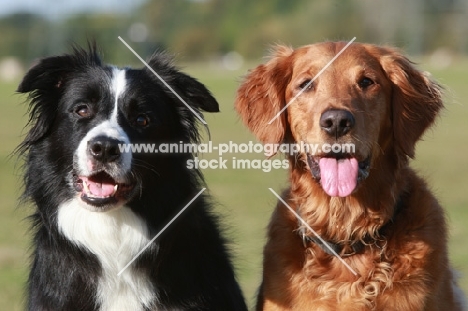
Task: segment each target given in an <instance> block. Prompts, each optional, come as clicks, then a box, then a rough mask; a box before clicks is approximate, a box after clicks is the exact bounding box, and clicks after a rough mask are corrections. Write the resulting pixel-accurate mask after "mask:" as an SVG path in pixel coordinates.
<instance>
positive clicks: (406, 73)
mask: <svg viewBox="0 0 468 311" xmlns="http://www.w3.org/2000/svg"><path fill="white" fill-rule="evenodd" d="M386 52H387V53H386V55H384V56H382V57H381V65H382V68H383V69H384V70H385V72H386V74H387V76H388V77H389V79H390V81H391V82H392V84H393V85H392V88H393V91H392V118H393V135H394V139H395V142H396V146H397V148H398V149H399V151H400V152H402V153H403V154H404V155H406V156H409V157H411V158H413V157H414V148H415V144H416V142H417V141H418V140H419V139H420V138H421V136H422V134H423V133H424V131H425V130H426V129H427V128H428V127H430V126H431V125H432V123H434V120H435V118H436V116H437V114H438V113H439V111H440V110H441V109H442V108H443V103H442V88H441V86H440V85H439V84H437V83H436V82H434V81H431V79H430V78H429V77H428V74H426V73H423V72H421V71H419V70H417V69H416V68H415V67H414V66H413V64H412V63H411V62H410V61H409V60H408V59H407V58H406V57H404V56H403V55H402V54H401V53H399V52H398V51H396V50H393V49H387V50H386Z"/></svg>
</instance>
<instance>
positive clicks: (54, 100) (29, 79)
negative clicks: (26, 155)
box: [17, 43, 101, 151]
mask: <svg viewBox="0 0 468 311" xmlns="http://www.w3.org/2000/svg"><path fill="white" fill-rule="evenodd" d="M91 64H95V65H100V64H101V60H100V58H99V56H98V53H97V47H96V44H95V43H89V44H88V50H86V49H82V48H79V47H78V46H75V47H74V48H73V54H65V55H61V56H52V57H47V58H43V59H41V60H39V61H38V62H37V63H36V64H35V65H34V66H33V67H32V68H31V69H29V71H28V72H27V73H26V75H25V76H24V77H23V80H22V81H21V82H20V84H19V86H18V88H17V92H18V93H26V94H28V95H29V124H30V125H31V128H30V130H29V132H28V134H27V136H26V138H25V140H24V141H23V143H22V144H21V145H20V147H19V150H22V151H25V150H26V149H28V148H29V147H30V146H31V144H33V143H34V142H36V141H38V140H39V139H41V137H43V136H44V135H45V134H46V133H47V131H48V130H49V128H50V127H51V125H52V124H53V122H54V120H55V116H56V114H57V111H58V109H57V107H58V105H59V102H60V98H61V96H62V95H63V92H64V89H65V86H66V84H67V81H68V79H69V78H70V77H71V75H72V73H73V72H75V71H76V70H77V69H79V68H84V67H86V66H89V65H91Z"/></svg>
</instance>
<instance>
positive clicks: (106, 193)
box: [88, 182, 114, 198]
mask: <svg viewBox="0 0 468 311" xmlns="http://www.w3.org/2000/svg"><path fill="white" fill-rule="evenodd" d="M88 188H89V192H91V194H92V195H93V196H95V197H101V198H105V197H110V196H111V195H112V193H114V185H113V184H105V183H97V182H89V183H88Z"/></svg>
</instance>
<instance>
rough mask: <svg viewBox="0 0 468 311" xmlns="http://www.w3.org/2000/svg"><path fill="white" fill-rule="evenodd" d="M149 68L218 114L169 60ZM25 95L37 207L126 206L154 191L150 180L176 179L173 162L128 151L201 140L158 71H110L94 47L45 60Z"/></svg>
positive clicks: (26, 149) (26, 146)
mask: <svg viewBox="0 0 468 311" xmlns="http://www.w3.org/2000/svg"><path fill="white" fill-rule="evenodd" d="M148 64H149V65H150V66H151V68H152V69H153V70H154V71H155V72H157V73H158V74H159V75H160V77H161V78H162V79H163V80H164V81H165V82H167V83H168V84H169V85H170V86H171V87H172V88H173V90H174V91H175V92H176V93H177V94H178V95H179V96H180V97H181V98H183V99H184V101H185V102H186V103H188V104H189V105H190V106H191V108H192V109H193V110H195V111H197V112H199V111H200V110H204V111H208V112H217V111H218V103H217V102H216V100H215V99H214V98H213V97H212V96H211V94H210V93H209V91H208V90H207V89H206V88H205V87H204V86H203V85H202V84H201V83H199V82H198V81H196V80H195V79H193V78H191V77H189V76H187V75H185V74H183V73H181V72H180V71H178V70H177V69H176V68H175V67H174V66H173V65H172V64H171V59H170V58H169V57H168V56H167V55H164V54H161V53H159V54H158V53H157V54H154V55H153V56H152V57H151V58H150V59H149V61H148ZM18 92H21V93H29V96H30V99H31V104H30V123H31V124H32V125H31V129H30V131H29V133H28V134H27V136H26V138H25V140H24V141H23V143H22V144H21V145H20V151H22V152H23V153H26V154H27V156H28V159H27V173H26V180H25V182H26V195H27V196H31V197H33V199H34V200H35V201H36V203H41V202H42V203H44V202H43V201H48V203H49V204H52V205H55V206H58V205H59V204H60V203H62V202H64V201H68V200H72V199H76V198H79V201H80V202H81V203H82V204H81V205H82V206H83V207H84V208H87V209H89V210H92V211H108V210H110V209H113V208H116V207H119V206H122V205H123V204H126V203H127V202H129V201H131V200H132V199H134V198H135V197H138V196H141V193H142V192H143V191H144V189H143V185H145V186H146V187H148V186H149V185H148V184H147V182H143V181H142V180H143V179H145V178H150V179H153V180H154V179H156V178H158V177H159V178H164V176H163V175H164V172H165V171H170V172H171V174H174V172H177V170H176V171H174V170H173V169H169V168H168V167H167V166H170V165H171V163H173V162H171V160H169V159H168V156H166V157H164V156H162V155H161V156H157V155H154V154H153V155H148V154H146V155H145V154H140V155H139V154H132V153H131V152H122V151H121V146H122V145H124V144H130V143H153V144H158V143H162V142H164V143H170V142H176V143H177V142H180V141H183V142H193V141H196V140H197V139H198V132H197V130H196V124H195V123H196V122H197V120H196V117H195V115H194V114H193V113H192V112H191V111H190V110H189V108H188V107H186V106H185V104H184V103H182V102H181V101H180V100H179V99H178V98H177V97H176V96H175V95H174V94H173V93H172V92H171V91H170V90H169V89H168V88H167V87H166V86H165V85H164V84H163V83H162V82H161V81H160V80H159V79H158V78H157V77H156V76H155V75H154V74H153V73H152V72H151V70H149V69H148V68H143V69H131V68H117V67H115V66H109V65H105V64H103V63H102V62H101V60H100V58H99V56H98V53H97V50H96V47H95V46H93V45H91V46H90V48H89V50H83V49H81V48H75V49H74V52H73V53H72V54H69V55H68V54H67V55H62V56H56V57H49V58H45V59H42V60H40V61H39V62H38V63H37V64H36V65H35V66H34V67H33V68H31V69H30V70H29V72H28V73H27V74H26V76H25V77H24V79H23V81H22V82H21V84H20V86H19V87H18ZM181 159H183V156H182V155H179V160H181ZM172 161H173V160H172ZM148 176H150V177H148ZM153 184H154V183H153ZM153 186H154V185H153ZM148 191H152V190H151V189H149V190H148ZM50 201H53V202H50ZM38 205H41V204H38ZM42 205H44V204H42Z"/></svg>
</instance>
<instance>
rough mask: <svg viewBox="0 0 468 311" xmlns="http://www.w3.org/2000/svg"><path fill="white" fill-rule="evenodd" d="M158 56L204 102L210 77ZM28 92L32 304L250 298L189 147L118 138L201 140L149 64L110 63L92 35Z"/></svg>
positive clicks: (126, 304)
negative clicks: (146, 146) (165, 150)
mask: <svg viewBox="0 0 468 311" xmlns="http://www.w3.org/2000/svg"><path fill="white" fill-rule="evenodd" d="M148 63H149V65H150V66H151V68H153V70H155V71H156V72H157V73H158V74H159V75H160V76H161V77H162V78H163V79H164V80H165V81H166V82H167V83H168V84H169V85H170V86H171V87H172V88H173V89H174V91H175V92H176V93H178V94H179V95H180V96H181V97H182V98H183V99H184V100H185V101H186V102H187V103H188V104H189V105H190V106H191V107H192V108H193V109H194V110H195V111H197V112H198V113H199V114H201V113H200V111H201V110H204V111H207V112H217V111H218V103H217V102H216V100H215V99H214V98H213V97H212V95H211V94H210V92H209V91H208V90H207V89H206V88H205V86H204V85H202V84H201V83H199V82H198V81H196V80H195V79H193V78H192V77H189V76H188V75H186V74H184V73H181V72H180V71H178V70H177V69H176V68H175V67H174V66H173V65H172V64H171V60H170V58H168V57H167V56H165V55H164V54H161V53H159V54H155V55H153V56H152V57H151V59H150V60H149V62H148ZM18 92H20V93H28V94H29V99H30V124H31V128H30V130H29V132H28V134H27V136H26V138H25V140H24V141H23V142H22V144H21V145H20V146H19V149H18V150H19V152H20V153H21V154H23V155H24V156H25V158H26V165H25V195H24V196H25V198H26V199H31V200H32V201H33V203H34V204H35V205H36V206H37V209H36V211H35V213H34V214H33V215H32V221H33V229H34V233H35V236H34V241H33V243H34V245H33V246H34V254H33V263H32V268H31V272H30V276H29V281H28V291H29V298H28V308H29V310H34V311H41V310H50V311H52V310H53V311H56V310H80V311H84V310H118V311H119V310H122V311H139V310H246V305H245V302H244V299H243V296H242V293H241V290H240V288H239V286H238V284H237V282H236V280H235V276H234V272H233V267H232V265H231V263H230V260H229V256H228V252H227V250H226V247H225V245H224V240H223V238H222V237H221V235H220V230H219V228H218V225H217V221H216V218H215V217H214V216H213V215H212V214H211V212H210V204H209V202H207V201H208V199H207V197H206V196H203V195H201V196H200V197H198V198H197V199H196V200H195V201H194V202H193V203H192V205H190V206H189V207H188V208H187V210H186V211H185V212H184V213H183V214H182V215H181V216H180V217H179V218H178V219H177V220H176V221H175V222H174V223H172V225H171V226H170V227H169V228H168V229H167V230H166V231H164V233H163V234H162V235H161V236H160V237H159V238H158V239H157V240H156V241H155V242H154V243H152V244H151V246H150V247H149V248H148V249H147V250H146V251H145V252H143V254H142V255H141V256H139V257H138V258H137V259H136V260H135V262H133V263H132V265H130V266H129V267H128V268H127V269H126V270H124V271H123V273H122V274H120V275H118V274H119V271H121V270H122V269H123V268H124V267H125V265H126V264H127V263H129V262H130V260H132V258H133V257H134V256H136V255H137V253H138V252H139V251H140V250H142V249H143V247H145V245H146V244H147V243H148V242H149V241H150V240H151V239H152V237H153V236H154V235H155V234H157V233H158V232H159V230H160V229H161V228H163V227H164V226H165V225H166V223H168V221H170V220H171V219H172V218H173V217H174V215H176V214H177V212H179V211H180V210H181V208H183V207H184V206H185V205H186V204H187V203H188V202H189V201H190V200H191V199H192V198H193V197H195V195H196V194H197V193H198V192H199V191H200V190H201V189H202V188H201V187H202V186H203V178H202V176H201V173H200V172H199V171H196V170H189V169H187V167H186V162H187V160H189V159H191V158H193V155H192V154H171V155H167V154H166V155H164V154H157V153H153V154H136V153H135V154H132V153H130V152H127V153H126V152H121V149H120V148H119V145H122V144H129V143H155V144H159V143H171V142H174V143H180V142H186V143H188V142H196V141H198V132H197V130H196V123H197V122H196V121H197V120H196V117H195V116H194V114H193V113H192V112H191V111H190V110H189V109H188V108H187V107H186V106H185V105H184V104H183V103H182V102H181V101H180V100H179V99H177V98H176V96H174V94H173V93H172V92H171V91H170V90H168V89H167V88H166V86H164V85H163V84H162V83H161V82H160V80H158V78H157V77H156V76H155V75H154V74H153V73H152V72H151V71H150V70H149V69H147V68H145V69H131V68H117V67H114V66H109V65H104V64H103V63H102V62H101V60H100V58H99V56H98V53H97V49H96V47H95V45H94V44H90V47H89V49H87V50H84V49H81V48H78V47H76V48H74V51H73V53H72V54H69V55H62V56H55V57H48V58H44V59H42V60H40V61H39V62H38V63H37V64H36V65H35V66H34V67H33V68H31V69H30V70H29V72H28V73H27V74H26V76H25V77H24V78H23V81H22V82H21V84H20V85H19V87H18Z"/></svg>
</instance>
